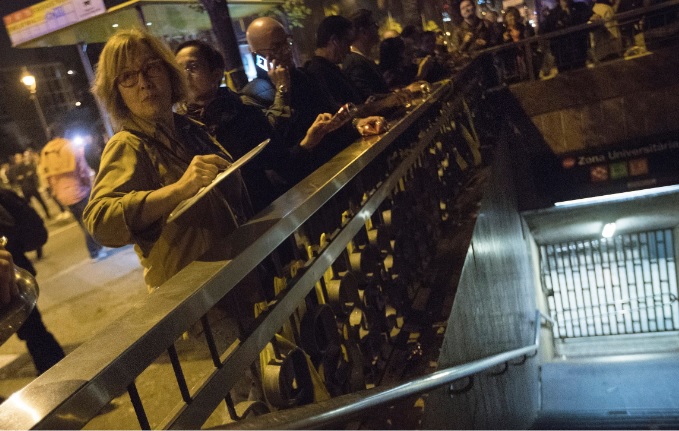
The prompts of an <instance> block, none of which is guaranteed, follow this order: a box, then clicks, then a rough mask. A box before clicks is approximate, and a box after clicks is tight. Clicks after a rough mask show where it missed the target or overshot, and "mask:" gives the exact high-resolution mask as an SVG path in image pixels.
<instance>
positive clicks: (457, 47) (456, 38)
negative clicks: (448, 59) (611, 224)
mask: <svg viewBox="0 0 679 431" xmlns="http://www.w3.org/2000/svg"><path fill="white" fill-rule="evenodd" d="M460 15H461V16H462V22H461V23H460V24H459V25H458V26H456V27H455V29H454V31H453V34H452V45H453V46H452V48H453V52H454V53H455V54H456V56H457V58H458V59H460V60H462V61H469V60H470V59H471V56H472V55H473V54H474V53H475V52H477V51H480V50H482V49H485V48H488V47H489V46H491V45H490V37H491V35H490V31H489V30H488V26H487V25H486V23H485V22H484V21H483V20H481V19H479V17H478V16H476V6H475V4H474V2H473V1H471V0H462V1H461V2H460Z"/></svg>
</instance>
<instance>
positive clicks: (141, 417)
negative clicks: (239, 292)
mask: <svg viewBox="0 0 679 431" xmlns="http://www.w3.org/2000/svg"><path fill="white" fill-rule="evenodd" d="M478 63H479V66H478V67H486V66H487V64H486V63H484V62H483V60H482V59H480V60H479V61H478ZM479 79H481V78H480V77H478V78H474V79H472V80H470V81H468V82H465V85H466V86H467V88H469V89H471V90H470V94H472V93H473V94H474V96H473V97H478V94H479V93H478V91H477V90H478V89H483V88H487V87H488V85H487V84H485V83H482V82H478V81H479ZM463 88H464V87H463ZM472 90H473V91H472ZM471 97H472V96H470V95H469V94H465V93H463V92H461V91H460V90H459V89H455V90H454V89H453V85H452V83H451V82H444V83H442V84H441V85H440V86H438V87H437V88H435V89H434V91H433V92H432V94H431V95H430V96H429V97H428V98H427V99H426V100H424V101H423V103H421V104H419V105H418V106H415V107H414V108H413V109H412V110H411V111H410V112H409V113H408V114H407V115H406V116H405V117H403V118H401V119H400V120H398V121H395V122H393V124H391V128H390V130H389V131H388V132H387V133H386V134H384V135H382V136H380V137H371V138H366V139H362V140H359V141H357V142H356V143H354V144H353V145H351V146H350V147H348V148H347V149H345V150H344V151H342V152H341V153H340V154H338V155H337V156H336V157H335V158H333V159H332V160H330V161H329V162H328V163H327V164H326V165H324V167H323V169H319V170H317V171H316V172H314V173H313V174H311V175H310V176H309V177H308V178H306V179H305V180H304V181H302V182H301V183H299V184H298V185H297V186H295V187H294V188H293V189H291V190H290V191H289V192H288V193H286V194H285V195H284V196H282V197H281V198H279V199H278V200H276V201H275V202H274V203H273V204H272V205H271V206H270V207H268V208H267V209H266V210H264V211H262V212H261V213H260V214H258V215H257V216H255V217H254V218H253V219H252V220H250V221H249V222H248V223H246V224H245V225H243V226H241V227H240V228H238V229H237V230H236V231H235V232H234V233H233V234H232V235H231V236H230V237H229V238H226V239H225V241H230V242H231V243H232V244H233V247H234V249H235V251H236V253H234V255H235V256H236V257H235V258H234V259H233V260H230V261H219V262H194V263H192V264H190V265H189V266H187V267H186V268H185V269H184V270H182V271H181V272H179V273H178V274H177V275H176V276H174V277H173V278H171V279H170V280H169V281H168V282H166V283H165V284H163V285H162V286H161V287H160V288H159V289H157V290H156V291H154V292H153V293H152V294H150V295H149V296H148V298H146V299H145V300H144V301H142V302H141V303H139V304H135V305H134V306H133V308H132V309H131V310H129V311H128V312H127V313H125V314H124V315H123V316H122V317H121V318H119V319H117V320H116V321H114V322H113V323H112V324H111V325H109V326H108V327H106V328H105V329H104V330H103V331H101V332H100V333H99V334H97V335H96V336H95V337H94V338H92V339H91V340H89V341H87V342H86V343H84V344H83V345H81V346H80V347H78V348H77V349H76V350H75V351H73V352H72V353H70V354H69V355H68V356H67V357H66V358H64V359H63V360H62V361H61V362H60V363H58V364H57V365H56V366H54V367H53V368H52V369H50V370H48V371H47V372H46V373H44V374H43V375H41V376H40V377H38V378H37V379H35V380H34V381H33V382H31V383H30V384H28V385H27V386H26V387H24V388H23V389H22V390H20V391H19V392H17V393H15V394H13V395H12V396H11V397H10V398H9V399H7V400H6V401H5V402H4V403H2V405H0V424H2V426H3V427H5V428H13V429H62V428H66V429H78V428H82V427H84V426H86V424H87V423H88V422H89V421H90V420H91V419H92V418H94V417H95V416H97V414H98V413H99V412H100V410H101V409H102V408H104V407H105V406H106V405H107V404H108V403H109V402H110V401H111V400H113V399H114V398H116V397H118V396H120V395H121V394H124V393H125V392H127V393H128V394H129V397H130V400H131V402H132V405H133V407H134V410H135V412H136V416H137V419H138V422H139V425H140V427H141V428H142V429H150V428H151V427H152V426H153V427H154V428H159V429H169V428H173V429H178V428H179V429H196V428H199V427H201V426H202V425H203V424H204V423H205V421H206V420H207V419H208V417H209V416H210V415H211V414H212V413H213V411H214V410H215V409H216V408H217V407H218V406H219V404H220V403H221V402H224V401H226V402H227V406H228V405H229V391H230V390H231V389H232V388H233V387H234V385H235V384H236V383H237V382H238V381H239V380H240V379H241V378H242V377H243V370H245V369H247V368H248V367H249V366H250V364H252V363H253V361H255V360H256V359H257V358H258V357H259V355H260V352H261V351H262V350H263V349H264V348H265V347H266V345H267V344H268V343H269V342H270V341H271V340H272V339H273V338H274V336H275V334H276V333H277V332H278V331H279V330H280V328H281V327H282V326H283V325H284V324H285V323H286V322H288V321H289V320H290V316H291V315H292V314H293V313H294V312H295V310H296V309H297V308H298V307H299V304H300V303H301V302H303V301H304V299H305V297H306V296H307V295H308V294H309V292H310V291H312V289H313V288H314V286H315V285H316V284H317V283H318V281H319V280H321V279H322V278H323V275H324V273H325V272H326V271H327V270H328V268H329V267H330V266H331V265H332V264H333V262H335V260H337V258H338V257H339V256H340V255H341V254H342V253H344V252H345V249H346V247H347V244H348V243H349V242H351V241H352V239H353V238H354V237H355V236H356V234H357V233H358V232H359V231H361V230H362V229H365V226H366V222H367V221H368V220H369V218H370V217H371V216H372V215H373V213H375V211H376V210H377V209H378V208H380V206H381V205H382V203H383V202H384V201H385V199H387V198H388V197H390V195H391V194H392V193H394V192H395V191H398V190H399V189H401V188H402V187H403V183H404V181H405V182H408V181H409V179H410V178H413V176H414V175H415V174H414V172H415V171H416V170H417V169H419V168H421V167H422V164H423V158H425V157H429V158H431V157H434V156H433V155H432V153H436V151H437V148H438V147H437V144H439V145H440V144H441V142H435V141H436V140H437V139H439V138H437V137H439V136H444V137H445V139H447V138H449V137H450V136H452V134H453V133H454V132H452V131H451V130H452V129H451V127H455V126H454V123H455V122H457V123H458V124H459V125H460V126H459V128H461V127H462V124H466V126H465V127H464V129H465V130H471V131H472V132H473V131H474V129H473V126H472V125H470V124H468V122H470V121H471V113H470V111H469V106H472V107H473V105H474V104H475V103H476V102H477V101H475V100H471V99H470V98H471ZM435 138H436V139H435ZM441 139H444V138H441ZM453 144H454V143H453V142H449V143H448V144H447V145H453ZM430 150H431V151H430ZM454 150H455V149H454V148H453V147H451V148H450V151H454ZM455 151H456V150H455ZM463 155H464V154H463ZM451 157H452V156H451ZM446 160H447V159H446ZM468 162H469V163H470V164H471V163H473V161H472V160H471V159H468ZM375 163H377V166H378V167H379V169H377V168H375V169H368V167H373V166H375ZM446 163H448V162H447V161H446ZM452 163H453V166H455V163H454V159H453V161H452ZM446 166H449V165H448V164H447V165H446ZM450 168H452V166H450ZM344 195H353V197H356V195H358V199H357V200H356V201H357V202H355V201H354V202H355V203H359V207H358V208H354V210H353V214H352V215H351V217H350V218H349V219H348V220H346V221H344V222H342V223H341V224H337V225H335V226H332V227H330V228H329V229H328V230H327V232H329V233H330V234H329V235H328V237H329V238H330V240H329V242H328V244H327V245H326V246H323V247H319V249H318V253H317V254H316V256H314V257H313V258H311V259H309V260H308V261H307V262H306V263H305V265H304V267H303V269H302V271H299V273H298V276H297V277H295V279H294V282H293V283H292V284H291V285H290V286H288V287H287V289H286V290H285V291H284V292H283V293H281V294H280V295H278V297H277V298H276V303H275V306H272V307H270V308H269V309H268V310H267V311H266V312H264V313H263V314H262V315H260V316H259V317H258V318H257V320H256V321H255V323H254V325H252V326H251V328H249V332H248V335H247V337H244V338H243V339H240V340H236V341H235V342H234V343H233V344H230V345H229V346H227V347H226V348H225V349H222V348H220V346H218V344H219V343H218V342H217V341H215V337H214V334H213V331H212V329H211V325H210V322H209V319H208V318H207V313H208V311H209V310H210V309H211V308H212V307H213V306H215V304H217V303H218V302H219V301H220V300H221V299H222V298H223V297H224V296H225V295H227V294H228V293H229V292H230V291H231V290H232V289H233V288H234V287H235V286H236V285H237V284H238V283H239V282H240V281H241V280H243V279H244V278H246V277H247V276H248V275H249V274H250V273H251V272H252V271H253V270H255V268H257V267H258V265H259V264H260V262H263V261H265V259H267V258H269V255H270V254H271V253H272V252H273V251H274V250H275V249H276V248H277V247H279V246H280V245H281V244H283V243H284V242H285V241H289V240H290V239H291V238H293V237H294V236H295V235H296V233H297V232H298V230H300V229H302V228H303V227H305V226H306V225H308V224H309V223H310V221H312V220H313V219H314V218H315V217H318V215H319V213H321V215H322V212H323V211H324V209H327V207H328V205H333V204H334V203H335V204H336V203H337V202H339V201H338V200H339V199H340V198H342V199H345V201H342V205H345V204H346V206H349V203H347V201H346V199H347V198H346V196H344ZM362 196H364V197H365V199H362V198H361V197H362ZM352 199H353V198H352ZM361 201H363V202H361ZM337 205H339V204H337ZM352 205H353V204H352ZM346 206H345V207H342V208H341V209H342V210H343V209H345V208H346ZM437 207H438V203H437ZM196 323H198V324H200V325H202V330H203V331H204V333H205V343H206V344H207V349H208V350H209V352H210V357H211V359H212V367H211V368H210V369H209V370H207V371H206V373H205V374H204V375H202V376H201V377H200V378H199V379H198V381H197V382H194V383H193V384H192V385H189V383H188V382H187V379H186V377H185V373H184V372H183V369H182V363H181V360H180V358H179V355H178V354H177V349H176V346H175V344H176V342H177V340H179V339H181V337H182V334H184V333H185V332H186V331H188V330H190V329H191V328H192V327H193V326H194V324H196ZM165 354H167V355H168V356H169V358H170V362H171V363H172V366H173V370H174V378H175V379H176V383H177V392H178V394H179V396H178V398H179V402H177V403H176V405H174V406H173V407H172V409H171V411H170V412H169V413H167V414H164V416H163V417H161V418H160V419H157V420H154V421H151V420H149V417H148V414H147V413H148V412H147V408H149V405H150V404H152V403H146V404H147V405H146V406H145V402H144V400H143V399H142V398H143V397H142V396H141V395H140V392H143V391H140V390H139V388H137V385H136V380H137V378H138V377H139V376H140V375H141V374H142V373H144V372H145V370H147V369H148V368H149V366H150V365H152V364H153V363H154V362H155V361H156V360H157V359H158V358H159V357H161V356H162V355H165Z"/></svg>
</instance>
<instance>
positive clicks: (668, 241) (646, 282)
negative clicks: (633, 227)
mask: <svg viewBox="0 0 679 431" xmlns="http://www.w3.org/2000/svg"><path fill="white" fill-rule="evenodd" d="M674 255H675V253H674V240H673V234H672V230H671V229H663V230H657V231H650V232H640V233H633V234H626V235H618V236H616V237H615V238H610V239H606V238H599V239H593V240H590V241H571V242H566V243H560V244H551V245H541V246H540V257H541V277H542V284H543V287H544V289H545V290H546V291H547V299H548V303H549V309H550V313H551V316H552V318H553V319H554V320H555V321H556V325H554V336H555V337H557V338H575V337H592V336H597V335H618V334H637V333H647V332H663V331H675V330H677V329H679V328H678V326H679V304H678V303H677V277H676V265H675V256H674Z"/></svg>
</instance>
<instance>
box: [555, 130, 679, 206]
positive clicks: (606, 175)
mask: <svg viewBox="0 0 679 431" xmlns="http://www.w3.org/2000/svg"><path fill="white" fill-rule="evenodd" d="M559 161H560V165H561V168H562V170H561V172H560V174H557V175H559V176H560V178H558V179H557V178H554V181H555V184H556V183H560V184H561V185H562V186H564V187H562V188H561V192H562V193H564V196H559V197H558V200H568V199H579V198H584V197H588V196H597V195H602V194H610V193H621V192H626V191H630V190H639V189H644V188H648V187H658V186H666V185H671V184H679V170H677V166H678V165H679V136H677V133H667V134H663V135H660V136H655V137H649V138H645V139H643V140H640V141H637V142H627V143H626V145H624V146H618V147H615V148H612V147H608V148H600V149H591V150H588V151H583V152H579V153H570V154H563V155H561V156H559ZM555 174H556V173H555Z"/></svg>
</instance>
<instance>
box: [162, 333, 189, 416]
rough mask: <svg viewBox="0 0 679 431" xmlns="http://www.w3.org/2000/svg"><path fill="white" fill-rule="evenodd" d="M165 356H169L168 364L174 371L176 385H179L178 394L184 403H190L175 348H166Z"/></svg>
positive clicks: (187, 388)
mask: <svg viewBox="0 0 679 431" xmlns="http://www.w3.org/2000/svg"><path fill="white" fill-rule="evenodd" d="M167 354H168V355H169V356H170V362H171V363H172V369H173V370H174V375H175V378H176V379H177V384H178V385H179V392H181V394H182V399H183V400H184V402H185V403H189V402H191V394H190V393H189V387H188V386H187V385H186V378H185V377H184V372H183V371H182V364H181V363H179V355H177V348H176V347H175V346H174V344H173V345H171V346H170V347H168V348H167Z"/></svg>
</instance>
